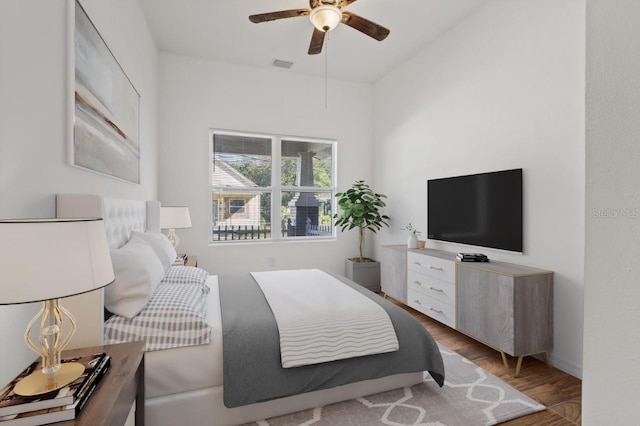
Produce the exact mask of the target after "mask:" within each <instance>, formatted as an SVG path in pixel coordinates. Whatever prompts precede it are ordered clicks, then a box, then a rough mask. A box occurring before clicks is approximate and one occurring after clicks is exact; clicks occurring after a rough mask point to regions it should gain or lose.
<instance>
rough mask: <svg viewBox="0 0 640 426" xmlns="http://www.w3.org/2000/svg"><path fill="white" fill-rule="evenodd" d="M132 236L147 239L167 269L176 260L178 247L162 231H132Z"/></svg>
mask: <svg viewBox="0 0 640 426" xmlns="http://www.w3.org/2000/svg"><path fill="white" fill-rule="evenodd" d="M131 236H132V237H139V238H142V239H143V240H145V241H146V242H147V243H148V244H149V245H150V246H151V248H152V249H153V251H154V252H155V253H156V255H157V256H158V259H160V262H161V263H162V266H164V270H165V271H166V270H167V269H169V267H170V266H171V265H172V264H173V262H174V261H175V260H176V256H177V254H176V249H175V248H174V247H173V245H172V244H171V242H169V239H168V238H167V236H166V235H164V234H161V233H160V232H136V231H133V232H131Z"/></svg>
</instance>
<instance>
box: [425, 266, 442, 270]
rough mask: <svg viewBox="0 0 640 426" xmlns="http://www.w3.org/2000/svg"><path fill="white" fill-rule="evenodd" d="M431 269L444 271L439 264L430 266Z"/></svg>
mask: <svg viewBox="0 0 640 426" xmlns="http://www.w3.org/2000/svg"><path fill="white" fill-rule="evenodd" d="M429 269H433V270H434V271H444V269H442V268H438V267H437V266H429Z"/></svg>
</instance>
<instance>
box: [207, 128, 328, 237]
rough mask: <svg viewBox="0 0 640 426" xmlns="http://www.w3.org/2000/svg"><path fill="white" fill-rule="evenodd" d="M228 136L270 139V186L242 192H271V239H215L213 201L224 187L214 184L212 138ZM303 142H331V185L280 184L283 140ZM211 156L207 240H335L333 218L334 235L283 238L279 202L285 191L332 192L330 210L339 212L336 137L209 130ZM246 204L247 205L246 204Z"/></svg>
mask: <svg viewBox="0 0 640 426" xmlns="http://www.w3.org/2000/svg"><path fill="white" fill-rule="evenodd" d="M216 134H217V135H228V136H239V137H242V136H246V137H260V138H265V139H271V167H272V170H271V186H266V187H264V186H263V187H252V188H243V191H247V192H256V193H258V192H260V193H262V192H270V193H271V238H269V239H253V240H244V239H243V240H220V241H219V240H214V239H213V211H212V207H211V204H212V203H211V200H212V198H213V192H214V191H216V190H219V189H224V187H219V186H214V185H213V167H212V164H213V155H214V151H213V138H214V135H216ZM284 140H287V141H296V142H297V141H300V142H315V143H326V144H330V145H331V160H332V161H331V187H330V188H325V187H305V186H282V185H281V161H280V159H281V153H282V148H281V147H282V141H284ZM208 144H209V156H208V160H207V161H208V163H207V167H208V169H209V185H208V188H209V190H208V194H207V196H208V200H209V201H208V203H207V205H209V206H210V207H209V209H208V211H209V213H208V226H207V229H208V235H209V236H208V241H209V245H227V244H265V243H283V242H300V241H305V242H312V241H333V240H335V239H336V227H335V226H334V222H335V221H334V219H333V217H331V235H328V236H296V237H283V236H282V216H281V212H280V203H281V200H282V193H283V192H287V191H295V192H326V193H329V194H330V200H331V212H332V215H333V214H334V213H335V212H336V209H337V203H336V200H335V194H336V193H337V192H338V190H337V185H338V176H337V170H338V166H337V163H338V142H337V140H335V139H325V138H314V137H301V136H291V135H281V134H273V133H257V132H243V131H235V130H225V129H215V128H212V129H209V139H208ZM245 206H246V204H245Z"/></svg>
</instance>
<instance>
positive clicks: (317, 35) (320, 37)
mask: <svg viewBox="0 0 640 426" xmlns="http://www.w3.org/2000/svg"><path fill="white" fill-rule="evenodd" d="M325 34H326V33H325V32H324V31H320V30H319V29H317V28H315V27H314V28H313V35H312V36H311V44H310V45H309V55H317V54H318V53H320V52H322V45H323V44H324V35H325Z"/></svg>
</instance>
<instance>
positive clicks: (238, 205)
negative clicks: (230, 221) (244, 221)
mask: <svg viewBox="0 0 640 426" xmlns="http://www.w3.org/2000/svg"><path fill="white" fill-rule="evenodd" d="M244 204H245V202H244V200H243V199H242V198H232V199H230V200H229V216H233V215H234V214H237V215H244V214H245V213H244Z"/></svg>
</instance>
